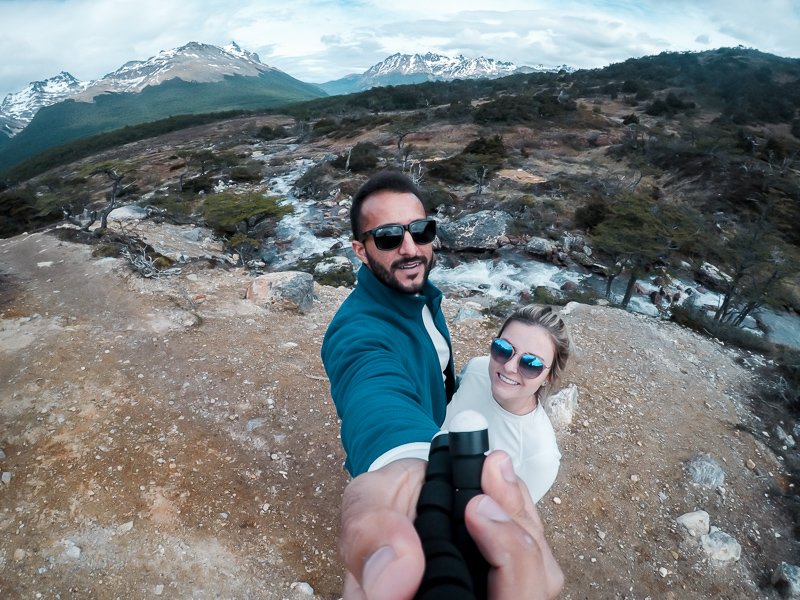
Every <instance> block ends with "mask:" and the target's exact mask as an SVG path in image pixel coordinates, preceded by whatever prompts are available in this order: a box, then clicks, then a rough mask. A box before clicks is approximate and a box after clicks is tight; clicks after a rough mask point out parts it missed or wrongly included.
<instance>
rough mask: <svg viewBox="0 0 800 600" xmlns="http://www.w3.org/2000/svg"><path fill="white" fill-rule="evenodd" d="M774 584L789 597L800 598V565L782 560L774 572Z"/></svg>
mask: <svg viewBox="0 0 800 600" xmlns="http://www.w3.org/2000/svg"><path fill="white" fill-rule="evenodd" d="M772 585H774V586H775V587H776V588H778V590H780V591H781V592H782V593H783V595H784V596H785V597H787V598H800V567H796V566H795V565H792V564H789V563H785V562H782V563H781V564H780V565H779V566H778V567H777V568H776V569H775V570H774V571H773V572H772Z"/></svg>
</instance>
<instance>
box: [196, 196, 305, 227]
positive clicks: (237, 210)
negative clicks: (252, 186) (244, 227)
mask: <svg viewBox="0 0 800 600" xmlns="http://www.w3.org/2000/svg"><path fill="white" fill-rule="evenodd" d="M280 202H281V198H278V197H275V196H264V195H263V194H260V193H258V192H250V193H247V194H233V193H231V192H222V193H219V194H213V195H211V196H208V197H207V198H206V199H205V200H204V202H203V213H204V216H205V218H206V221H208V224H209V225H210V226H212V227H215V228H221V229H224V230H225V231H231V232H232V231H235V230H236V228H237V226H239V225H240V224H241V223H242V221H247V220H248V219H252V218H255V219H256V220H263V219H264V218H271V219H276V220H277V219H280V218H281V217H283V216H284V215H288V214H291V213H293V212H294V208H292V207H291V206H285V205H282V204H281V203H280Z"/></svg>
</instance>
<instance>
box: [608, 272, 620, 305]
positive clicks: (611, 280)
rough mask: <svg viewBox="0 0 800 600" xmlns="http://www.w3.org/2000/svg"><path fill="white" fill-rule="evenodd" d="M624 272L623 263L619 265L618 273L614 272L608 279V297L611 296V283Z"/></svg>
mask: <svg viewBox="0 0 800 600" xmlns="http://www.w3.org/2000/svg"><path fill="white" fill-rule="evenodd" d="M620 273H622V265H620V266H619V269H617V272H616V273H613V274H611V275H609V276H608V281H606V299H608V298H610V297H611V284H612V283H614V280H615V279H616V278H617V276H619V274H620Z"/></svg>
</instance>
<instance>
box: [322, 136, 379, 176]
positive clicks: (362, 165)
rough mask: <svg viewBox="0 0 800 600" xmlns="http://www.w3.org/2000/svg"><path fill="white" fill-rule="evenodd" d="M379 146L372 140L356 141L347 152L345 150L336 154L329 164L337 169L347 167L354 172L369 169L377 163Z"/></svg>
mask: <svg viewBox="0 0 800 600" xmlns="http://www.w3.org/2000/svg"><path fill="white" fill-rule="evenodd" d="M379 150H380V148H378V146H376V145H375V144H373V143H372V142H358V143H357V144H356V145H355V146H353V148H352V150H351V151H350V152H349V160H348V153H347V152H345V153H343V154H342V155H341V156H338V157H337V158H336V159H335V160H333V161H331V164H332V165H333V166H334V167H336V168H337V169H345V168H347V169H349V170H350V171H352V172H354V173H363V172H365V171H371V170H372V169H374V168H375V166H376V165H377V164H378V152H379Z"/></svg>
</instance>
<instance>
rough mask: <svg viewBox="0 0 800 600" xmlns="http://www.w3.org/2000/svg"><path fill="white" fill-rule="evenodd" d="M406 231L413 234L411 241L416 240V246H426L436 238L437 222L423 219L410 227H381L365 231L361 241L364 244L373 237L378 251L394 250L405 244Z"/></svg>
mask: <svg viewBox="0 0 800 600" xmlns="http://www.w3.org/2000/svg"><path fill="white" fill-rule="evenodd" d="M406 231H408V232H409V233H410V234H411V239H412V240H414V243H415V244H418V245H420V246H424V245H425V244H430V243H431V242H433V240H434V239H435V238H436V221H434V220H433V219H422V220H421V221H414V222H413V223H409V224H408V225H381V226H380V227H376V228H375V229H370V230H369V231H365V232H364V234H363V235H362V236H361V241H362V242H364V240H366V239H367V238H368V237H369V236H372V239H373V241H374V242H375V247H376V248H377V249H378V250H394V249H395V248H399V247H400V245H401V244H402V243H403V238H404V237H405V235H406Z"/></svg>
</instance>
